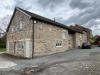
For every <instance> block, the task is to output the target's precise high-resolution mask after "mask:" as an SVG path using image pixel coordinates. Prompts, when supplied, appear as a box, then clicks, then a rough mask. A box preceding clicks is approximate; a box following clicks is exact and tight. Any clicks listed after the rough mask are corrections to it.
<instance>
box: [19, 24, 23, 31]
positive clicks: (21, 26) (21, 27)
mask: <svg viewBox="0 0 100 75" xmlns="http://www.w3.org/2000/svg"><path fill="white" fill-rule="evenodd" d="M19 29H20V30H22V29H23V24H22V22H20V25H19Z"/></svg>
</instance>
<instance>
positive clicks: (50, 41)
mask: <svg viewBox="0 0 100 75" xmlns="http://www.w3.org/2000/svg"><path fill="white" fill-rule="evenodd" d="M66 50H68V31H67V30H65V29H63V28H60V27H57V26H53V25H50V24H47V23H43V22H39V21H37V23H36V24H34V55H35V56H41V55H48V54H53V53H57V52H63V51H66Z"/></svg>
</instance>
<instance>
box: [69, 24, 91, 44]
mask: <svg viewBox="0 0 100 75" xmlns="http://www.w3.org/2000/svg"><path fill="white" fill-rule="evenodd" d="M70 28H71V29H75V30H78V31H81V32H82V34H77V38H76V39H78V40H79V42H80V44H79V46H81V45H82V43H83V42H86V43H88V44H89V42H90V41H89V40H90V38H91V37H92V31H91V30H90V29H88V28H85V27H83V26H80V25H78V24H75V25H74V26H70ZM76 43H77V44H76V45H78V42H76Z"/></svg>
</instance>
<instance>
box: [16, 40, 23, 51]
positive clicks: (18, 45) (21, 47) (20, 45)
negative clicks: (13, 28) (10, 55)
mask: <svg viewBox="0 0 100 75" xmlns="http://www.w3.org/2000/svg"><path fill="white" fill-rule="evenodd" d="M24 46H25V43H24V42H23V41H19V42H17V49H18V50H23V49H24Z"/></svg>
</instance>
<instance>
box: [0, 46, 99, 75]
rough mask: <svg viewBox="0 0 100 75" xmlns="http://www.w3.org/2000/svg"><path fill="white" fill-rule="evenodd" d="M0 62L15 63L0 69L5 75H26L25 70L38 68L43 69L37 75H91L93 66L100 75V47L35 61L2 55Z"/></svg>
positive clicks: (63, 53)
mask: <svg viewBox="0 0 100 75" xmlns="http://www.w3.org/2000/svg"><path fill="white" fill-rule="evenodd" d="M2 59H4V60H2ZM0 61H5V62H7V61H9V62H11V63H13V65H12V66H10V67H9V68H3V69H0V71H1V73H3V75H4V74H5V75H6V73H7V75H8V74H9V75H15V74H16V75H25V74H23V70H25V68H32V67H37V66H39V67H42V70H41V71H38V72H36V73H35V74H36V75H89V74H90V73H91V72H92V70H89V69H90V66H91V65H94V67H96V66H97V67H98V72H96V75H100V73H99V72H100V70H99V68H100V67H99V66H98V64H99V65H100V48H99V47H96V48H93V49H73V50H70V51H66V52H62V53H57V54H52V55H48V56H44V57H36V58H34V59H20V58H16V57H12V56H10V55H6V54H0ZM0 65H4V63H0ZM5 65H6V63H5ZM85 69H86V70H85ZM31 70H32V69H31ZM80 70H81V71H80ZM87 70H89V73H87V72H86V71H87ZM95 70H97V68H93V71H95ZM27 71H29V70H26V72H27ZM90 71H91V72H90ZM32 72H33V71H32ZM28 73H30V74H33V73H31V71H30V72H27V73H26V75H29V74H28ZM81 73H82V74H81ZM93 73H94V72H93ZM98 73H99V74H98ZM90 75H95V74H90Z"/></svg>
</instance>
